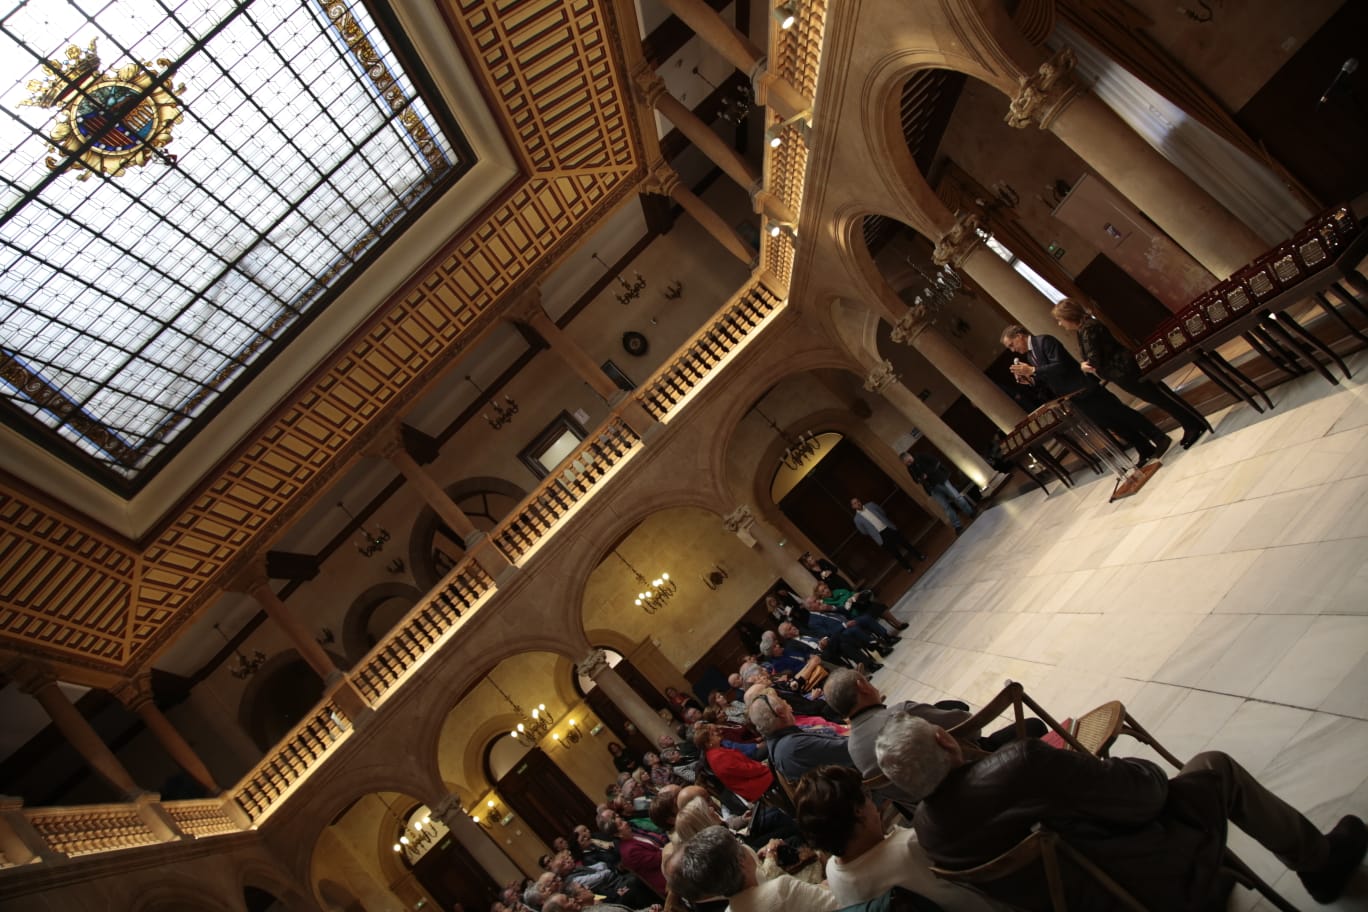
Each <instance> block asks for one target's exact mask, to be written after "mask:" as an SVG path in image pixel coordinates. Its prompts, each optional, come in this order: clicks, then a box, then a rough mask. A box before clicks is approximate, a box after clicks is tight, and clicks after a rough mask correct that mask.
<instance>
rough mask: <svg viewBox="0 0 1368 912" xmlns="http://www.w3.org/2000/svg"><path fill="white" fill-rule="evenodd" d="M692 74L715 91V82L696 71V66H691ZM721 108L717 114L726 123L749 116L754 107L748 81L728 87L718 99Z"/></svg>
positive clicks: (753, 99)
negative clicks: (734, 86) (731, 87)
mask: <svg viewBox="0 0 1368 912" xmlns="http://www.w3.org/2000/svg"><path fill="white" fill-rule="evenodd" d="M693 74H694V75H695V76H697V77H698V78H699V79H701V80H703V81H704V82H705V83H707V85H708V87H709V88H711V89H712V90H713V91H714V92H716V91H717V89H718V86H717V83H715V82H713V81H712V80H711V79H709V78H708V77H707V76H704V75H703V74H702V73H700V72H699V71H698V67H694V68H693ZM719 101H720V103H721V108H720V109H719V110H718V115H717V116H719V117H721V118H722V119H723V120H725V121H726V122H727V123H730V124H739V123H741V122H742V121H743V120H745V119H746V118H747V117H749V116H750V112H751V109H752V108H754V107H755V92H754V91H753V90H752V89H751V87H750V85H749V84H748V83H744V82H743V83H740V84H739V85H737V87H736V89H735V90H734V91H733V90H732V89H728V90H727V93H726V94H725V95H723V96H722V97H721V98H720V99H719Z"/></svg>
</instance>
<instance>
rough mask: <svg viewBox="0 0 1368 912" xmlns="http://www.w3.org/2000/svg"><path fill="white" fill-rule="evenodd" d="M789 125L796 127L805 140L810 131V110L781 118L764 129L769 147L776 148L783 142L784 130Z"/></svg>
mask: <svg viewBox="0 0 1368 912" xmlns="http://www.w3.org/2000/svg"><path fill="white" fill-rule="evenodd" d="M789 127H797V128H798V132H799V133H800V134H802V137H803V140H804V141H806V140H807V138H808V136H809V134H810V133H811V132H812V112H811V111H799V112H798V113H797V114H794V115H793V116H792V117H790V118H789V119H788V120H781V121H779V122H778V123H776V124H774V125H773V126H771V127H770V128H769V129H767V130H765V141H766V142H768V143H769V145H770V148H771V149H777V148H779V147H780V146H781V145H783V144H784V130H786V129H787V128H789Z"/></svg>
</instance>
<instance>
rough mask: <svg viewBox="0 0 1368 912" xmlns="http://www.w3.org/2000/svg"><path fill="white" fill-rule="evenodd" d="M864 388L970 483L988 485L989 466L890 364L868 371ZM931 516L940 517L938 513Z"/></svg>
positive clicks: (990, 476)
mask: <svg viewBox="0 0 1368 912" xmlns="http://www.w3.org/2000/svg"><path fill="white" fill-rule="evenodd" d="M864 388H865V389H867V390H869V391H870V392H871V393H878V394H879V395H880V396H883V397H884V399H886V400H887V401H888V404H889V405H891V406H893V407H894V408H895V409H897V410H898V411H899V412H901V413H902V414H903V417H905V418H907V420H908V421H910V422H912V424H913V425H914V426H915V427H916V428H917V429H918V430H919V431H921V432H922V435H923V436H924V437H926V439H927V440H929V441H931V443H932V444H933V445H934V446H935V447H936V449H938V450H940V451H941V452H942V453H944V454H945V458H946V459H949V460H950V461H951V462H953V463H954V464H955V465H956V466H958V467H959V470H960V471H961V472H963V473H964V474H965V475H967V476H969V480H970V481H972V482H973V483H974V484H976V485H978V486H979V487H980V488H982V487H985V486H987V485H988V483H989V481H990V480H991V479H992V478H993V474H994V473H993V469H992V467H991V466H989V465H988V463H987V462H985V461H984V459H983V457H982V456H980V455H979V454H978V453H976V452H975V451H974V448H973V447H971V446H970V445H969V444H967V443H965V441H964V438H963V437H961V436H960V435H959V434H956V433H955V432H954V431H953V430H952V429H951V428H950V426H949V425H948V424H946V423H945V422H944V421H942V420H941V417H940V416H939V415H937V414H936V413H935V412H933V411H931V409H929V408H928V407H927V405H926V403H925V402H922V401H921V400H920V399H918V398H917V397H916V396H914V395H913V394H912V392H911V391H910V390H908V388H907V387H905V386H903V385H902V383H901V382H899V381H898V375H897V373H896V372H895V371H894V370H893V364H892V362H889V361H882V362H880V363H879V364H877V365H875V366H874V367H873V368H871V369H870V371H869V374H868V375H867V376H866V377H865V383H864ZM933 515H937V516H938V515H940V514H939V511H937V513H935V514H933Z"/></svg>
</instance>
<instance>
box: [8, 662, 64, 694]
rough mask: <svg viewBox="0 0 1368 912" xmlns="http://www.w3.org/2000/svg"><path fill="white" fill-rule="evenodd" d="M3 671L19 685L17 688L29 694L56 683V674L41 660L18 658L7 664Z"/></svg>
mask: <svg viewBox="0 0 1368 912" xmlns="http://www.w3.org/2000/svg"><path fill="white" fill-rule="evenodd" d="M5 672H6V673H7V674H8V675H9V676H10V677H11V678H12V679H13V680H14V683H16V684H18V685H19V690H20V691H21V692H23V693H26V694H28V695H29V696H34V695H36V694H37V693H38V691H40V690H42V689H43V688H45V687H47V686H49V685H51V684H56V683H57V675H56V674H54V673H53V671H52V669H51V668H48V667H47V666H46V665H44V664H42V663H41V662H32V661H27V660H20V661H17V662H13V663H11V664H10V665H8V666H7V667H6V668H5Z"/></svg>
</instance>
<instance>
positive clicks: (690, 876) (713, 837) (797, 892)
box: [666, 826, 839, 912]
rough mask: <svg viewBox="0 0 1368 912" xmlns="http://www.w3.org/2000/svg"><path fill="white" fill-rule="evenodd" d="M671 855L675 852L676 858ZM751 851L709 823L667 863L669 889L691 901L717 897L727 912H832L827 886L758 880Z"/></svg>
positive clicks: (781, 878) (785, 876)
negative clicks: (726, 902)
mask: <svg viewBox="0 0 1368 912" xmlns="http://www.w3.org/2000/svg"><path fill="white" fill-rule="evenodd" d="M675 856H678V857H677V858H676V857H675ZM757 866H758V862H757V861H756V857H755V853H754V852H750V851H748V850H747V849H746V848H745V846H743V845H742V844H741V842H740V841H739V840H738V839H737V838H736V836H735V835H734V834H733V833H732V832H731V830H729V829H727V828H726V827H724V826H710V827H708V828H707V829H705V830H703V831H701V832H700V833H698V835H696V836H694V837H693V838H692V839H690V840H689V841H688V842H686V843H684V845H683V846H681V847H680V848H679V849H677V850H676V851H675V853H674V856H672V857H671V859H670V864H668V865H667V871H666V874H667V876H668V878H669V885H670V889H671V891H673V892H674V893H677V894H678V895H679V896H680V897H682V898H683V899H686V900H689V901H690V902H698V901H700V900H704V899H710V898H712V897H716V896H721V897H725V898H726V899H727V900H729V905H728V906H727V910H728V912H835V910H836V909H837V908H839V904H838V903H837V902H836V897H834V896H832V895H831V891H830V890H828V889H827V888H826V887H823V886H818V885H815V884H810V883H804V882H803V881H801V880H799V879H798V878H796V877H791V876H789V875H788V874H781V875H779V876H778V877H776V878H774V879H773V880H767V881H764V882H763V883H762V882H760V881H759V878H758V877H757V876H756V868H757Z"/></svg>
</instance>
